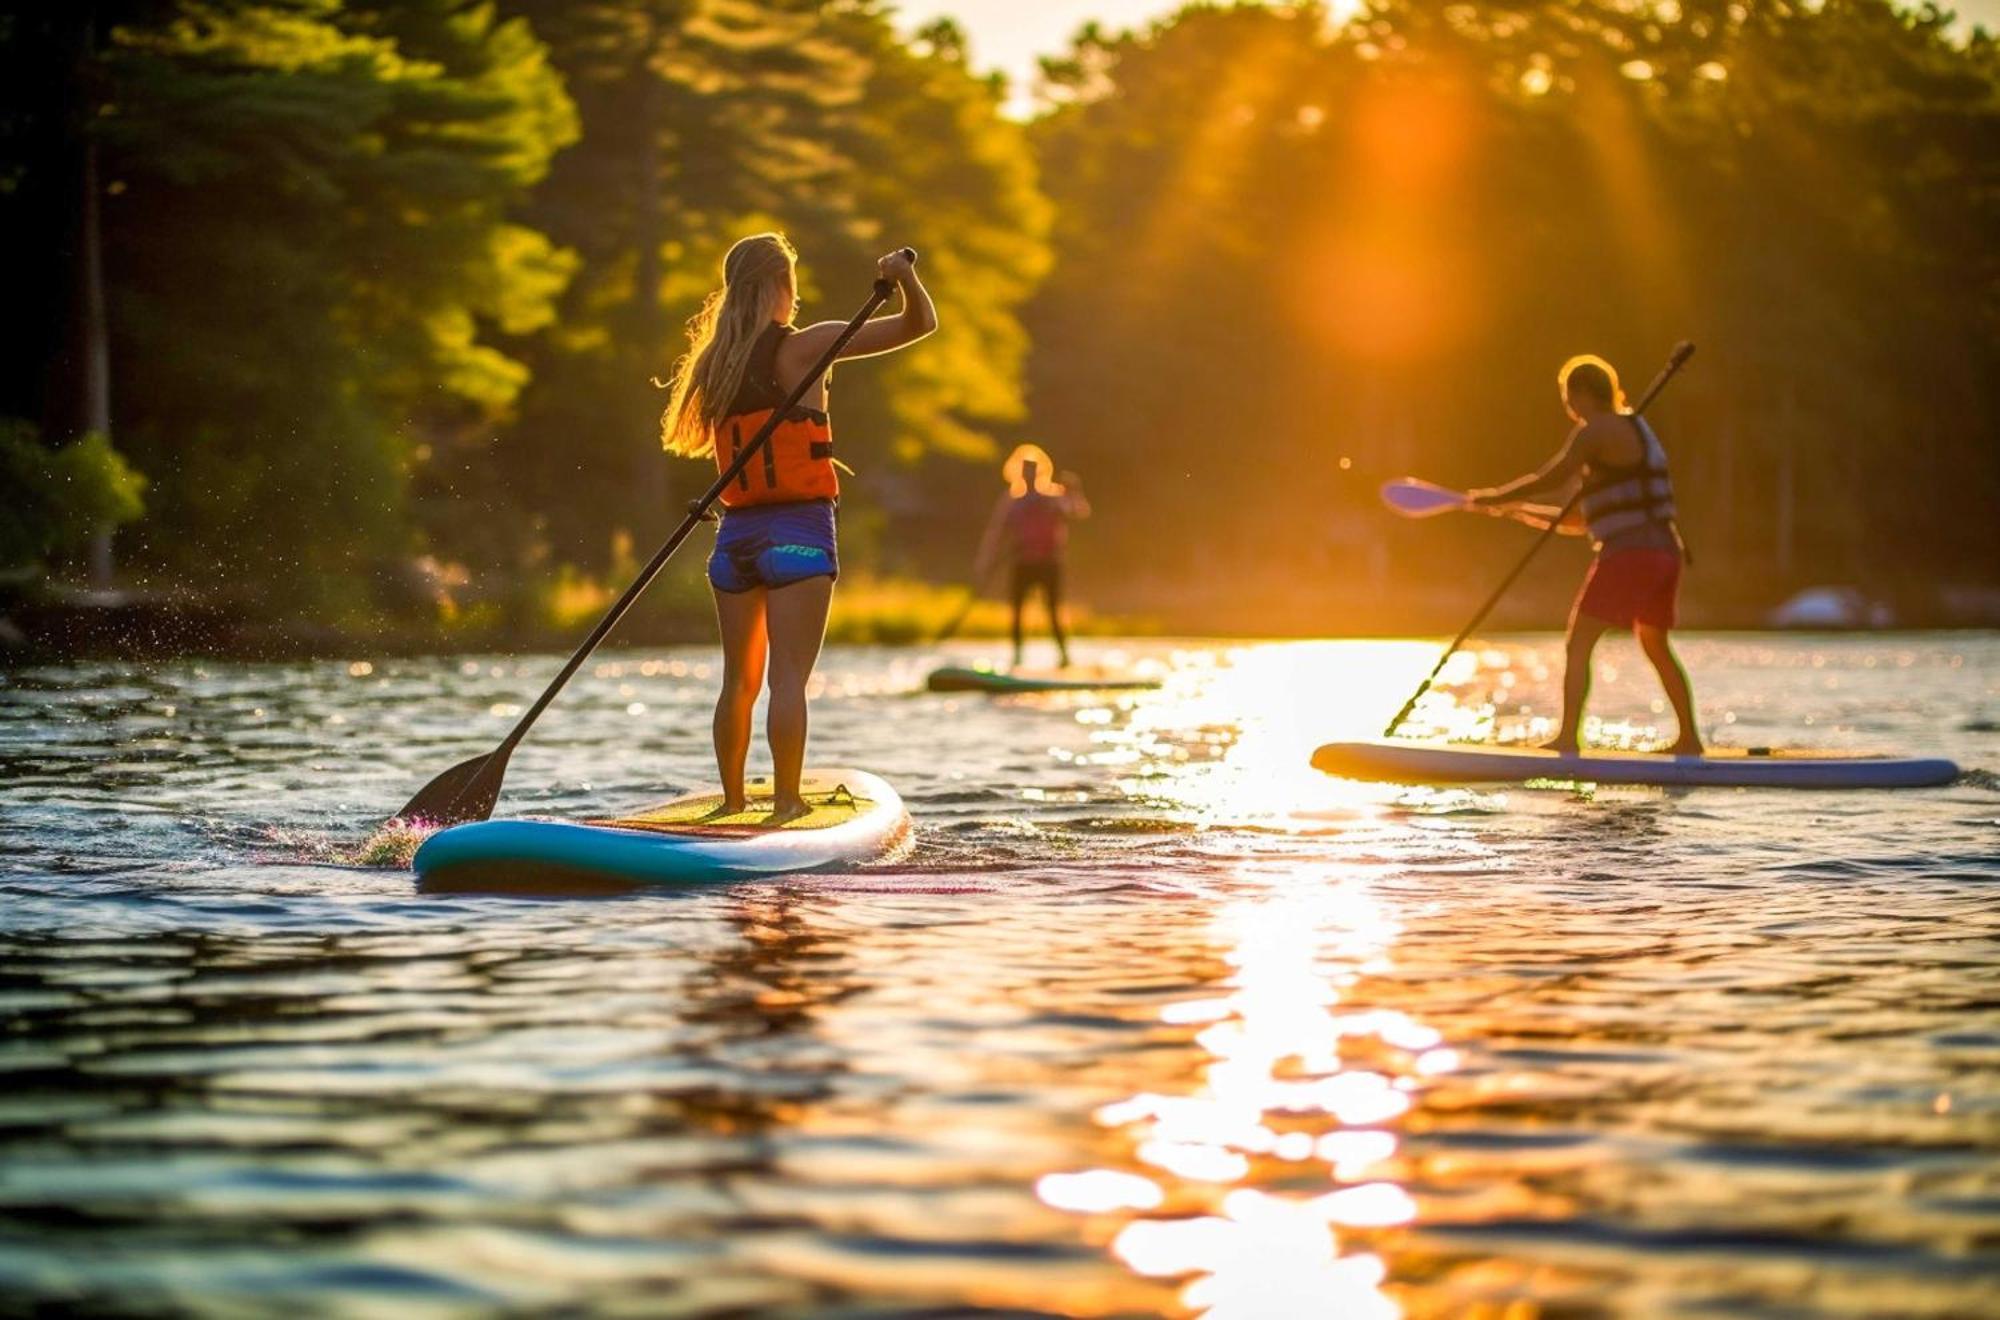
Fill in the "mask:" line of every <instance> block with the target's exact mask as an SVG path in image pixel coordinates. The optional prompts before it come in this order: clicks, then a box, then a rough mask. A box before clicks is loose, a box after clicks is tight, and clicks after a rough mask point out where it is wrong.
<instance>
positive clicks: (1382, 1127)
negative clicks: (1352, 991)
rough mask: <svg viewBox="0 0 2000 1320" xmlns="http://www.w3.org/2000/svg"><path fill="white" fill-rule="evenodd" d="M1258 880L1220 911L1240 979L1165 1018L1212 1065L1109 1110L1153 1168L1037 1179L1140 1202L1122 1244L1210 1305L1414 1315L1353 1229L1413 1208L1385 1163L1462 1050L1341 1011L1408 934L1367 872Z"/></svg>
mask: <svg viewBox="0 0 2000 1320" xmlns="http://www.w3.org/2000/svg"><path fill="white" fill-rule="evenodd" d="M1245 879H1246V880H1249V881H1252V882H1253V883H1255V884H1256V888H1257V889H1258V890H1259V891H1260V892H1253V893H1250V894H1248V895H1246V896H1244V897H1242V898H1239V899H1235V900H1232V901H1229V902H1226V903H1225V904H1224V905H1223V906H1222V907H1221V908H1220V909H1218V911H1217V912H1216V914H1215V918H1214V921H1213V926H1212V929H1213V932H1214V935H1215V937H1216V942H1217V944H1218V945H1219V946H1220V948H1221V956H1222V958H1223V960H1224V961H1225V962H1226V963H1227V965H1228V968H1229V971H1228V973H1227V975H1226V976H1225V977H1224V978H1223V980H1222V981H1221V982H1220V985H1221V987H1222V988H1223V989H1224V990H1225V991H1226V993H1224V994H1221V995H1218V996H1213V997H1209V998H1204V999H1197V1000H1186V1001H1181V1002H1178V1003H1175V1004H1171V1005H1168V1006H1167V1007H1166V1008H1165V1009H1164V1010H1163V1011H1162V1012H1161V1014H1160V1016H1161V1019H1162V1021H1164V1022H1166V1023H1168V1024H1174V1025H1183V1026H1191V1027H1198V1028H1199V1030H1198V1031H1197V1032H1196V1035H1195V1037H1194V1043H1195V1045H1196V1046H1197V1047H1198V1048H1199V1049H1200V1050H1201V1051H1202V1054H1203V1055H1204V1056H1205V1061H1204V1062H1203V1064H1202V1065H1201V1066H1200V1069H1199V1077H1198V1079H1197V1080H1196V1081H1195V1083H1194V1085H1192V1086H1191V1087H1190V1089H1188V1090H1187V1091H1185V1092H1181V1093H1168V1092H1160V1091H1147V1092H1142V1093H1140V1094H1137V1095H1134V1096H1131V1097H1129V1098H1128V1099H1125V1100H1120V1101H1116V1102H1114V1103H1111V1104H1108V1105H1105V1106H1103V1107H1102V1108H1100V1109H1099V1110H1098V1111H1097V1114H1096V1118H1097V1121H1098V1122H1099V1123H1100V1124H1102V1125H1104V1126H1105V1127H1107V1128H1112V1129H1115V1130H1116V1131H1117V1133H1118V1134H1119V1136H1120V1137H1121V1138H1123V1139H1124V1140H1125V1141H1127V1142H1129V1143H1130V1145H1129V1149H1130V1154H1131V1159H1132V1161H1133V1162H1134V1164H1135V1165H1137V1166H1139V1167H1140V1168H1142V1169H1143V1170H1144V1172H1143V1173H1141V1172H1139V1171H1137V1170H1135V1169H1130V1168H1128V1169H1111V1168H1104V1169H1092V1170H1087V1171H1081V1172H1075V1173H1061V1174H1053V1175H1050V1176H1049V1177H1047V1178H1044V1179H1043V1180H1042V1181H1041V1183H1040V1184H1038V1186H1037V1189H1036V1190H1037V1193H1038V1194H1039V1195H1040V1197H1041V1199H1042V1200H1043V1201H1044V1203H1046V1204H1048V1205H1050V1206H1053V1207H1055V1208H1057V1209H1062V1210H1068V1211H1072V1212H1075V1213H1079V1214H1088V1215H1117V1216H1127V1218H1125V1220H1124V1222H1122V1223H1118V1224H1115V1226H1113V1227H1112V1228H1111V1229H1110V1233H1109V1241H1110V1250H1111V1253H1112V1254H1113V1255H1114V1256H1115V1257H1116V1258H1117V1259H1118V1260H1120V1261H1122V1262H1123V1263H1124V1264H1125V1265H1126V1266H1127V1267H1128V1268H1129V1269H1131V1270H1132V1271H1133V1272H1135V1273H1137V1274H1140V1275H1145V1276H1148V1277H1157V1278H1183V1279H1186V1280H1187V1283H1186V1284H1185V1286H1184V1287H1183V1289H1182V1292H1181V1300H1182V1301H1183V1302H1184V1303H1185V1304H1186V1306H1187V1307H1188V1308H1189V1309H1190V1310H1191V1311H1193V1312H1195V1313H1198V1314H1202V1315H1206V1316H1213V1317H1227V1316H1251V1315H1257V1316H1270V1315H1286V1314H1306V1313H1309V1312H1310V1313H1324V1312H1325V1311H1326V1310H1327V1309H1329V1308H1330V1307H1335V1306H1337V1307H1338V1308H1339V1309H1340V1311H1341V1313H1342V1314H1345V1315H1354V1316H1393V1315H1397V1314H1399V1309H1398V1307H1397V1306H1396V1305H1395V1303H1394V1302H1393V1300H1392V1299H1391V1298H1390V1297H1389V1296H1388V1295H1387V1294H1386V1293H1385V1292H1383V1290H1382V1283H1383V1280H1384V1278H1385V1276H1386V1267H1385V1265H1384V1263H1383V1261H1382V1260H1381V1258H1380V1257H1379V1256H1378V1255H1376V1254H1375V1253H1374V1252H1372V1251H1369V1250H1366V1249H1362V1248H1361V1247H1359V1246H1357V1244H1356V1243H1355V1242H1353V1241H1352V1240H1351V1239H1352V1238H1353V1237H1354V1236H1355V1233H1356V1231H1358V1230H1380V1229H1388V1228H1395V1227H1399V1226H1402V1225H1406V1224H1409V1223H1411V1222H1412V1221H1413V1220H1414V1219H1415V1218H1416V1216H1417V1206H1416V1203H1415V1201H1414V1200H1412V1198H1411V1197H1410V1195H1409V1193H1408V1192H1407V1191H1405V1190H1404V1188H1403V1187H1401V1186H1399V1185H1397V1184H1396V1183H1395V1182H1393V1181H1389V1180H1388V1179H1387V1178H1385V1177H1384V1176H1383V1173H1384V1170H1383V1166H1384V1165H1385V1164H1386V1163H1388V1162H1389V1161H1391V1160H1392V1159H1393V1157H1394V1156H1395V1154H1396V1151H1397V1146H1398V1139H1397V1135H1396V1132H1395V1124H1396V1123H1397V1121H1398V1120H1399V1119H1400V1118H1401V1117H1402V1116H1403V1115H1404V1114H1405V1113H1406V1112H1408V1110H1409V1109H1410V1108H1411V1105H1412V1103H1413V1096H1414V1094H1415V1093H1416V1092H1417V1091H1418V1089H1419V1088H1420V1087H1421V1086H1422V1085H1423V1083H1424V1079H1425V1078H1426V1077H1427V1076H1431V1075H1434V1074H1436V1073H1437V1072H1440V1071H1444V1070H1447V1069H1448V1068H1449V1066H1451V1065H1452V1064H1453V1063H1454V1062H1455V1058H1454V1056H1453V1055H1452V1052H1451V1051H1450V1050H1449V1049H1448V1048H1446V1047H1444V1045H1443V1043H1442V1041H1441V1039H1440V1037H1439V1034H1438V1033H1437V1032H1436V1031H1435V1030H1433V1029H1432V1028H1430V1027H1427V1026H1425V1025H1424V1024H1422V1023H1421V1022H1418V1021H1416V1020H1414V1019H1413V1018H1411V1017H1410V1016H1409V1015H1407V1014H1405V1013H1402V1012H1399V1011H1396V1010H1393V1009H1383V1008H1347V1007H1344V999H1345V992H1346V991H1347V989H1348V988H1349V987H1351V986H1352V985H1354V984H1355V982H1356V981H1358V980H1359V979H1360V978H1362V977H1364V976H1367V975H1369V974H1371V973H1375V972H1381V971H1384V970H1387V968H1388V966H1389V954H1390V951H1391V949H1392V948H1393V946H1394V944H1395V940H1396V937H1397V935H1398V933H1399V929H1400V928H1399V925H1398V923H1397V921H1396V919H1395V916H1394V914H1393V913H1392V912H1391V911H1390V910H1389V909H1388V907H1387V906H1386V904H1385V903H1384V902H1383V901H1382V900H1381V899H1380V898H1379V897H1378V896H1377V895H1376V894H1375V893H1374V892H1373V891H1372V889H1371V887H1370V883H1369V881H1370V876H1369V871H1368V868H1367V867H1365V866H1361V865H1355V866H1350V867H1341V866H1337V865H1329V866H1326V867H1323V868H1320V869H1318V870H1316V871H1315V872H1313V873H1300V872H1298V871H1292V872H1289V873H1277V872H1273V873H1271V874H1268V875H1261V876H1246V877H1245Z"/></svg>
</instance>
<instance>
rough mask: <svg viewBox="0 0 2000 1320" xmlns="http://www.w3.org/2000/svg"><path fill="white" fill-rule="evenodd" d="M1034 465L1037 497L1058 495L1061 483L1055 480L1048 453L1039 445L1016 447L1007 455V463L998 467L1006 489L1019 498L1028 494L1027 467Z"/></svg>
mask: <svg viewBox="0 0 2000 1320" xmlns="http://www.w3.org/2000/svg"><path fill="white" fill-rule="evenodd" d="M1030 463H1033V464H1034V465H1035V492H1036V494H1039V495H1060V494H1062V493H1063V487H1062V485H1061V483H1059V482H1058V481H1057V480H1056V465H1055V464H1054V463H1053V462H1051V461H1050V460H1049V451H1048V450H1046V449H1044V448H1042V447H1041V446H1040V445H1016V446H1014V452H1013V453H1011V454H1009V455H1007V461H1006V462H1005V463H1003V464H1001V465H1000V479H1001V480H1002V481H1005V482H1006V483H1007V489H1008V490H1009V491H1010V492H1011V493H1012V494H1013V495H1014V496H1015V497H1017V498H1018V497H1020V496H1022V495H1026V494H1027V493H1028V476H1027V466H1028V464H1030Z"/></svg>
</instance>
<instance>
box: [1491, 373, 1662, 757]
mask: <svg viewBox="0 0 2000 1320" xmlns="http://www.w3.org/2000/svg"><path fill="white" fill-rule="evenodd" d="M1556 384H1557V387H1558V388H1559V389H1560V390H1561V392H1562V398H1563V406H1564V408H1565V409H1566V410H1567V411H1568V412H1569V415H1570V417H1571V418H1572V419H1573V420H1574V421H1575V423H1576V426H1575V428H1574V429H1573V430H1571V432H1570V434H1569V438H1568V439H1567V440H1566V441H1564V443H1563V446H1562V448H1561V449H1560V450H1558V451H1557V452H1556V454H1555V456H1554V457H1553V458H1551V459H1550V460H1549V461H1548V462H1547V463H1544V464H1543V465H1542V466H1541V468H1539V469H1538V470H1537V471H1535V472H1532V473H1529V474H1528V475H1527V476H1524V477H1520V478H1518V479H1516V480H1514V481H1510V482H1508V483H1507V484H1505V485H1503V486H1495V487H1492V488H1490V489H1486V490H1474V491H1469V492H1467V500H1468V501H1469V502H1470V503H1471V504H1473V505H1475V506H1478V507H1481V508H1488V509H1495V510H1498V511H1501V512H1517V511H1519V510H1520V506H1523V505H1526V504H1529V503H1532V502H1537V497H1540V502H1547V501H1550V500H1553V501H1554V502H1555V503H1558V504H1560V503H1562V502H1563V501H1564V500H1565V499H1566V498H1567V497H1568V493H1569V491H1570V490H1571V489H1573V488H1575V487H1576V486H1578V485H1579V484H1580V486H1581V498H1580V499H1579V500H1578V502H1577V509H1578V511H1579V513H1580V515H1581V526H1580V527H1576V528H1574V529H1572V528H1570V527H1565V528H1564V529H1563V530H1565V531H1570V530H1575V531H1579V532H1587V533H1588V535H1589V536H1590V538H1591V541H1592V542H1593V544H1594V545H1595V547H1596V551H1597V554H1596V558H1595V559H1593V560H1592V561H1591V565H1590V572H1589V574H1588V575H1587V576H1586V577H1585V578H1584V581H1583V589H1582V590H1581V591H1580V592H1579V593H1578V594H1577V598H1576V603H1575V605H1574V606H1572V607H1571V610H1570V618H1569V638H1568V643H1567V647H1566V651H1567V655H1566V659H1565V669H1564V672H1563V713H1562V725H1561V727H1560V728H1559V729H1558V731H1557V733H1556V736H1555V738H1554V739H1553V740H1552V741H1551V742H1550V743H1549V744H1548V746H1549V747H1550V748H1552V749H1554V750H1556V751H1560V752H1567V753H1572V754H1573V753H1575V752H1576V751H1578V750H1579V749H1578V745H1577V744H1578V731H1579V729H1581V727H1582V724H1583V711H1584V705H1585V703H1586V702H1587V701H1588V700H1589V696H1590V656H1591V652H1592V651H1594V650H1595V649H1596V647H1597V641H1598V639H1599V638H1600V637H1602V636H1603V635H1604V633H1605V631H1606V630H1607V629H1610V628H1630V629H1631V630H1632V634H1633V636H1634V637H1636V638H1637V639H1638V642H1639V648H1640V649H1641V650H1643V651H1644V652H1645V653H1646V659H1648V660H1649V661H1651V662H1652V665H1653V668H1654V670H1655V671H1656V672H1657V673H1658V674H1659V676H1660V685H1661V686H1662V687H1664V688H1665V689H1666V693H1667V700H1668V701H1670V702H1671V703H1673V708H1674V718H1675V719H1676V720H1677V721H1678V722H1679V725H1680V736H1679V737H1678V738H1677V739H1676V740H1675V741H1674V744H1673V746H1672V747H1671V748H1669V749H1668V750H1669V751H1671V752H1672V753H1673V754H1674V755H1676V756H1696V755H1700V753H1701V751H1702V745H1701V735H1700V733H1699V732H1698V731H1697V729H1696V727H1695V718H1694V694H1693V692H1692V690H1691V689H1690V687H1689V685H1688V677H1687V671H1686V670H1685V669H1683V668H1682V667H1681V662H1680V659H1679V657H1678V656H1676V655H1675V654H1674V648H1673V643H1672V638H1671V633H1672V630H1673V627H1674V623H1675V619H1676V610H1677V606H1678V602H1679V597H1680V581H1681V564H1682V562H1683V561H1684V560H1685V558H1686V556H1687V551H1686V548H1685V547H1684V546H1683V544H1682V542H1681V534H1680V528H1679V526H1678V524H1677V523H1676V522H1675V520H1674V487H1673V480H1672V478H1671V476H1670V475H1669V474H1668V471H1667V451H1666V449H1665V448H1664V447H1663V446H1662V445H1661V444H1660V438H1659V436H1657V435H1655V434H1654V432H1653V428H1652V426H1651V425H1650V424H1649V423H1648V422H1647V421H1646V419H1645V418H1643V417H1640V416H1637V415H1636V414H1634V413H1632V412H1631V411H1630V410H1629V409H1628V408H1627V407H1626V402H1625V392H1624V390H1623V389H1622V388H1620V386H1619V384H1618V373H1617V372H1616V371H1615V370H1613V368H1612V366H1611V364H1610V363H1609V362H1606V361H1605V360H1604V359H1603V358H1601V357H1597V356H1595V355H1593V354H1583V355H1581V356H1578V357H1573V358H1571V359H1570V360H1569V361H1567V362H1565V363H1563V366H1562V370H1561V372H1560V373H1558V375H1557V377H1556ZM1530 516H1532V514H1531V513H1530Z"/></svg>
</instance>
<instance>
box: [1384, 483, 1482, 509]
mask: <svg viewBox="0 0 2000 1320" xmlns="http://www.w3.org/2000/svg"><path fill="white" fill-rule="evenodd" d="M1382 502H1383V503H1384V504H1386V505H1388V506H1389V507H1390V508H1392V509H1394V510H1395V511H1396V512H1397V513H1400V514H1402V515H1403V516H1404V517H1405V518H1428V517H1430V516H1431V515H1432V514H1437V513H1449V512H1451V511H1452V510H1454V509H1463V508H1466V507H1468V506H1467V504H1466V502H1465V492H1464V491H1461V490H1447V489H1446V488H1445V487H1443V486H1439V485H1436V484H1434V483H1432V482H1428V481H1419V480H1418V479H1417V478H1415V477H1403V478H1401V479H1399V480H1396V481H1385V482H1383V483H1382Z"/></svg>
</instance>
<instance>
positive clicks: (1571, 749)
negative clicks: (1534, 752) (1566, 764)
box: [1542, 738, 1583, 756]
mask: <svg viewBox="0 0 2000 1320" xmlns="http://www.w3.org/2000/svg"><path fill="white" fill-rule="evenodd" d="M1542 750H1543V751H1545V752H1554V753H1555V754H1556V755H1557V756H1581V755H1583V749H1582V748H1581V747H1578V746H1577V743H1576V739H1574V738H1551V739H1549V740H1548V741H1547V742H1545V743H1543V744H1542Z"/></svg>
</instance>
